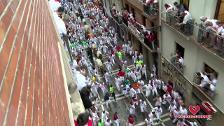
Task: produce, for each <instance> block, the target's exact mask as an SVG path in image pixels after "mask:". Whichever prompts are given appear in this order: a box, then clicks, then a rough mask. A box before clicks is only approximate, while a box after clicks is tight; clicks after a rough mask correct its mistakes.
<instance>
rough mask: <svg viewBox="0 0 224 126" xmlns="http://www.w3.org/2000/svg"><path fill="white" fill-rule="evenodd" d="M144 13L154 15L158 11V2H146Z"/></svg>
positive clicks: (149, 0)
mask: <svg viewBox="0 0 224 126" xmlns="http://www.w3.org/2000/svg"><path fill="white" fill-rule="evenodd" d="M145 3H146V8H145V9H146V13H147V14H151V15H154V14H156V12H157V10H158V6H157V5H158V0H146V2H145Z"/></svg>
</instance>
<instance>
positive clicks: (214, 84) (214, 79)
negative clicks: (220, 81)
mask: <svg viewBox="0 0 224 126" xmlns="http://www.w3.org/2000/svg"><path fill="white" fill-rule="evenodd" d="M216 83H217V79H216V78H213V79H212V81H211V83H210V90H211V91H213V92H214V91H215V87H216Z"/></svg>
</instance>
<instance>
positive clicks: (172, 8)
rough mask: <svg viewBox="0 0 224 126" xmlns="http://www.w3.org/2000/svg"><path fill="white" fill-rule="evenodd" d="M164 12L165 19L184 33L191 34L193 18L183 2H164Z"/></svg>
mask: <svg viewBox="0 0 224 126" xmlns="http://www.w3.org/2000/svg"><path fill="white" fill-rule="evenodd" d="M164 7H165V12H166V21H167V23H169V24H171V25H175V26H177V27H179V28H180V30H181V31H182V32H183V33H184V34H186V35H192V34H193V28H194V27H193V26H194V23H193V19H192V16H191V14H190V12H189V11H188V10H187V9H186V7H184V5H183V4H179V3H177V2H174V3H173V4H167V3H166V4H164Z"/></svg>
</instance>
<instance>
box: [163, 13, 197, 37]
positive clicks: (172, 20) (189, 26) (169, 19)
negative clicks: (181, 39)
mask: <svg viewBox="0 0 224 126" xmlns="http://www.w3.org/2000/svg"><path fill="white" fill-rule="evenodd" d="M162 20H163V21H164V22H165V23H167V24H168V25H169V26H171V27H173V28H174V29H176V30H178V31H179V32H181V33H182V34H183V35H185V36H191V35H193V31H194V20H189V21H187V23H186V24H182V25H178V24H179V23H181V20H182V19H181V18H180V17H178V16H176V12H175V11H173V12H168V13H164V14H163V15H162Z"/></svg>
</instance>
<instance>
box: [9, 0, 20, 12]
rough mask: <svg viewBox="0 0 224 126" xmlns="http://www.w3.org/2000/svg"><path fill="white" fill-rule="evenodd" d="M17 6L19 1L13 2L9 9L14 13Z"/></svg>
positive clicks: (14, 0)
mask: <svg viewBox="0 0 224 126" xmlns="http://www.w3.org/2000/svg"><path fill="white" fill-rule="evenodd" d="M18 4H19V0H13V1H12V4H11V5H10V8H11V9H12V10H14V12H15V10H16V8H17V7H18Z"/></svg>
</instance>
